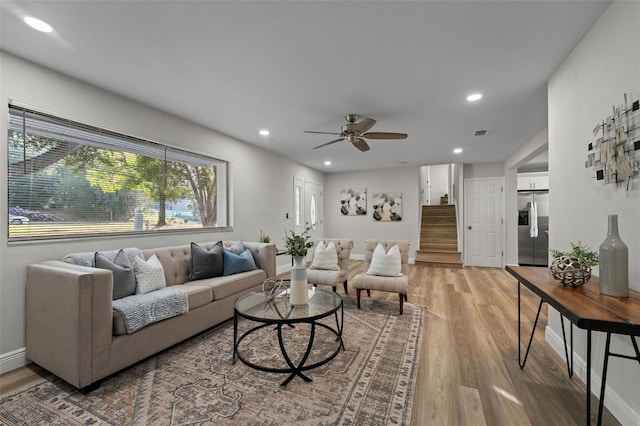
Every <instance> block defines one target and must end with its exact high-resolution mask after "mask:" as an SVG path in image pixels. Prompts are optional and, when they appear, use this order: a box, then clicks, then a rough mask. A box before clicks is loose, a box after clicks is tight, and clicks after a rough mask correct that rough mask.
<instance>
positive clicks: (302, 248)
mask: <svg viewBox="0 0 640 426" xmlns="http://www.w3.org/2000/svg"><path fill="white" fill-rule="evenodd" d="M307 231H308V229H307V230H305V231H304V232H303V233H302V234H296V233H295V232H293V230H291V229H290V230H289V231H285V237H284V246H285V248H286V249H287V251H286V254H289V255H291V256H293V257H304V256H306V255H307V252H308V251H309V249H310V248H311V247H313V242H312V241H309V239H310V238H311V236H310V235H305V234H307Z"/></svg>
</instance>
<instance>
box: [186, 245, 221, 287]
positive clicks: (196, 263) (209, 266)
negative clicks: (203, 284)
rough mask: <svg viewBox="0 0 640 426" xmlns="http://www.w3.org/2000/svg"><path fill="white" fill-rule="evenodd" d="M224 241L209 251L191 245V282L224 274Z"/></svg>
mask: <svg viewBox="0 0 640 426" xmlns="http://www.w3.org/2000/svg"><path fill="white" fill-rule="evenodd" d="M223 251H224V250H223V248H222V241H218V242H217V243H216V244H215V245H214V246H213V247H211V248H210V249H209V250H207V249H206V248H203V247H200V246H199V245H198V244H196V243H191V268H190V271H191V273H190V275H189V280H191V281H195V280H201V279H204V278H212V277H219V276H220V275H222V274H223V272H224V259H223V255H222V252H223Z"/></svg>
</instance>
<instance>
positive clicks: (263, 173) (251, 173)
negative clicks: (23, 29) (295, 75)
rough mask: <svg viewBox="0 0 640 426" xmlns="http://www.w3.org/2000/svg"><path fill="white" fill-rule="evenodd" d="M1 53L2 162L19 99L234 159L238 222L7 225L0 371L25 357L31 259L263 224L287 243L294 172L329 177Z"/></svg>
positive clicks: (171, 241)
mask: <svg viewBox="0 0 640 426" xmlns="http://www.w3.org/2000/svg"><path fill="white" fill-rule="evenodd" d="M0 55H1V56H0V66H1V68H0V71H1V73H0V75H1V77H0V78H1V80H0V117H1V118H0V123H1V128H2V129H3V130H2V131H1V132H0V164H7V131H6V129H7V116H8V109H7V104H8V102H9V100H10V99H13V100H15V101H17V102H20V103H21V104H23V105H24V104H26V105H30V106H32V107H33V108H34V109H38V110H42V111H46V112H51V113H53V114H55V115H58V116H62V117H66V118H71V119H74V120H77V121H80V122H84V123H88V124H94V125H97V126H100V127H103V128H107V129H111V130H115V131H119V132H122V133H126V134H129V135H133V136H137V137H141V138H146V139H150V140H152V141H157V142H161V143H165V144H167V145H173V146H179V147H182V148H185V149H188V150H192V151H195V152H200V153H204V154H208V155H211V156H214V157H217V158H221V159H225V160H229V161H230V162H231V164H230V176H231V177H230V180H231V184H232V188H233V190H232V194H233V198H232V200H231V205H232V214H231V217H232V224H233V228H234V229H233V231H231V232H224V233H222V232H199V233H196V232H194V233H189V234H179V235H161V236H153V235H152V236H140V237H130V236H129V237H127V238H118V237H102V238H85V239H74V240H68V241H49V242H46V241H43V242H32V243H8V242H7V232H6V228H5V232H2V233H0V234H1V236H0V373H1V372H3V371H8V370H10V369H13V368H16V367H19V366H21V365H23V364H24V362H25V358H24V345H25V324H24V319H25V312H24V307H25V268H26V265H28V264H30V263H34V262H39V261H42V260H48V259H60V258H62V257H63V256H64V255H65V254H66V253H70V252H76V251H87V250H98V249H99V250H107V249H116V248H120V247H123V246H127V247H129V246H137V247H140V248H143V249H144V248H152V247H161V246H168V245H179V244H188V243H189V242H190V241H195V242H202V241H216V240H219V239H243V240H248V241H256V240H257V239H258V237H259V236H260V230H261V229H262V230H264V232H265V233H267V234H270V235H271V237H272V241H273V242H275V243H276V244H280V243H281V242H282V238H283V236H284V230H285V228H287V229H288V228H291V226H292V224H293V223H292V219H288V220H287V219H285V213H286V212H288V211H291V209H292V207H291V206H292V204H293V189H292V188H293V176H299V177H302V178H304V179H307V180H310V181H314V182H318V183H323V182H324V173H321V172H319V171H316V170H313V169H310V168H308V167H305V166H302V165H300V164H297V163H293V162H291V161H289V160H286V159H284V158H281V157H278V156H276V155H274V154H271V153H269V152H267V151H264V150H262V149H259V148H256V147H254V146H252V145H250V144H247V143H244V142H241V141H237V140H234V139H232V138H229V137H227V136H224V135H221V134H219V133H216V132H214V131H212V130H210V129H207V128H204V127H201V126H198V125H195V124H193V123H190V122H187V121H185V120H182V119H180V118H177V117H175V116H171V115H168V114H165V113H162V112H160V111H157V110H154V109H152V108H149V107H146V106H144V105H141V104H139V103H136V102H133V101H131V100H128V99H126V98H123V97H120V96H117V95H114V94H112V93H109V92H106V91H103V90H101V89H98V88H96V87H94V86H91V85H88V84H85V83H82V82H80V81H77V80H74V79H71V78H69V77H66V76H64V75H61V74H58V73H56V72H53V71H51V70H48V69H46V68H43V67H40V66H37V65H35V64H33V63H30V62H27V61H24V60H22V59H19V58H17V57H15V56H13V55H10V54H8V53H6V52H0ZM0 181H1V182H2V188H4V191H5V192H4V193H5V195H4V196H0V220H2V222H3V223H5V224H6V223H7V215H8V213H7V197H6V188H7V176H6V173H0ZM265 206H267V207H268V208H265ZM290 217H291V216H290ZM5 226H6V225H5ZM288 262H289V258H288V257H285V256H281V257H279V258H278V263H279V264H281V265H284V264H286V263H288Z"/></svg>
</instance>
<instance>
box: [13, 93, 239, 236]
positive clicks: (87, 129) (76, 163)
mask: <svg viewBox="0 0 640 426" xmlns="http://www.w3.org/2000/svg"><path fill="white" fill-rule="evenodd" d="M8 131H9V134H8V150H9V152H8V158H9V165H8V206H9V224H8V236H9V240H10V241H11V240H14V241H15V240H29V239H40V238H69V237H74V236H89V235H92V236H95V235H112V234H121V233H127V234H128V233H145V232H164V231H180V230H189V231H193V229H194V228H200V229H203V228H208V229H211V228H225V227H227V226H228V218H227V200H228V198H227V195H228V194H227V163H226V162H224V161H221V160H218V159H215V158H211V157H207V156H203V155H199V154H195V153H191V152H187V151H183V150H179V149H176V148H172V147H168V146H164V145H161V144H158V143H155V142H150V141H146V140H142V139H139V138H134V137H131V136H126V135H123V134H118V133H115V132H112V131H107V130H104V129H100V128H97V127H93V126H89V125H85V124H82V123H78V122H74V121H70V120H66V119H62V118H58V117H54V116H51V115H48V114H44V113H41V112H38V111H33V110H29V109H25V108H22V107H18V106H15V105H9V126H8Z"/></svg>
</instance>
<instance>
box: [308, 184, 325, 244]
mask: <svg viewBox="0 0 640 426" xmlns="http://www.w3.org/2000/svg"><path fill="white" fill-rule="evenodd" d="M304 220H305V222H304V226H305V229H309V231H308V233H309V235H311V238H313V239H314V240H317V239H318V238H320V237H322V186H321V185H320V184H319V183H315V182H306V181H305V184H304Z"/></svg>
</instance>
